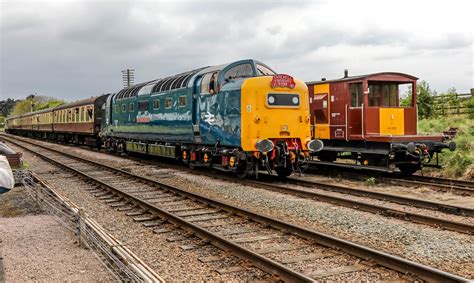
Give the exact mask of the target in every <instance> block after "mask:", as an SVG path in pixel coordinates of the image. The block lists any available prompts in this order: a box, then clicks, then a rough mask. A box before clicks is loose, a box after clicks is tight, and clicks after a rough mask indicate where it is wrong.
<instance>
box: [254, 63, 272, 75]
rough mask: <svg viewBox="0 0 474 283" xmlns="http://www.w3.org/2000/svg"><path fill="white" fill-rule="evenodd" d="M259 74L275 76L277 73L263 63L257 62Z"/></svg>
mask: <svg viewBox="0 0 474 283" xmlns="http://www.w3.org/2000/svg"><path fill="white" fill-rule="evenodd" d="M257 75H258V76H273V75H275V72H273V71H272V70H270V69H269V68H267V67H265V66H263V65H260V64H257Z"/></svg>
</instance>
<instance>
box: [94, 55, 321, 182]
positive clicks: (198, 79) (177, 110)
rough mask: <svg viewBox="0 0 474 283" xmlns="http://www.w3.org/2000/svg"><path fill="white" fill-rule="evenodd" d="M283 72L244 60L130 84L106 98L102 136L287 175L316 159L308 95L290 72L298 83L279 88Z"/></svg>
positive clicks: (161, 152) (131, 146) (156, 151)
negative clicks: (277, 80)
mask: <svg viewBox="0 0 474 283" xmlns="http://www.w3.org/2000/svg"><path fill="white" fill-rule="evenodd" d="M259 72H261V73H259ZM275 76H277V75H276V74H275V73H274V72H273V71H271V69H270V68H269V67H267V66H265V65H263V63H261V62H258V61H255V60H241V61H237V62H234V63H231V64H226V65H221V66H214V67H206V68H201V69H198V70H194V71H190V72H187V73H183V74H180V75H176V76H172V77H167V78H164V79H160V80H155V81H152V82H147V83H143V84H139V85H137V86H134V87H130V88H127V89H123V90H121V91H120V92H118V93H117V94H115V95H113V97H110V98H109V99H108V101H107V103H106V110H105V116H106V122H105V124H103V129H102V132H101V136H102V140H103V141H104V143H105V147H108V148H111V149H114V150H119V151H130V152H139V153H144V154H151V155H158V156H166V157H172V158H177V159H180V160H182V161H183V162H184V163H187V164H189V165H190V166H191V167H194V166H208V167H211V166H212V167H214V168H216V169H220V170H224V171H233V172H237V173H238V174H239V175H240V176H244V175H247V174H248V173H250V172H258V170H259V168H263V169H265V170H268V171H272V170H274V169H275V170H276V171H277V173H278V174H279V175H283V176H287V175H289V174H291V173H292V172H293V170H294V168H296V167H298V164H299V163H298V162H299V161H304V160H305V158H306V157H307V156H308V154H307V153H308V150H309V148H308V144H309V142H310V141H311V134H310V126H309V105H308V95H307V87H306V85H305V84H304V83H303V82H302V81H299V80H296V81H293V78H292V77H290V76H286V77H285V76H282V77H281V78H280V79H288V78H291V81H293V85H291V87H285V86H284V85H277V86H274V87H272V82H273V80H274V77H275ZM270 97H271V99H273V100H275V99H276V100H275V101H276V103H274V104H272V103H273V102H271V103H270V102H269V99H270ZM263 145H265V146H266V147H264V146H263ZM312 145H313V146H312V147H311V148H312V149H315V148H316V147H317V145H316V143H313V144H312ZM318 145H319V144H318ZM320 147H321V146H319V148H320ZM305 154H306V155H305Z"/></svg>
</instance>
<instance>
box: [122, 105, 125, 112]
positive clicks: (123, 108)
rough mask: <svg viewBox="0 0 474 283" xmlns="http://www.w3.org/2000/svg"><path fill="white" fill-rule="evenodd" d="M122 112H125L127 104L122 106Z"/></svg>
mask: <svg viewBox="0 0 474 283" xmlns="http://www.w3.org/2000/svg"><path fill="white" fill-rule="evenodd" d="M122 112H125V103H124V104H122Z"/></svg>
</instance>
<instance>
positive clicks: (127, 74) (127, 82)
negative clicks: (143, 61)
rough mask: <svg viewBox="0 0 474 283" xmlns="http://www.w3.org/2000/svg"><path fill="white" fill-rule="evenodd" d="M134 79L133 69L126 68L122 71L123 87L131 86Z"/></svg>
mask: <svg viewBox="0 0 474 283" xmlns="http://www.w3.org/2000/svg"><path fill="white" fill-rule="evenodd" d="M134 80H135V69H126V70H123V71H122V81H123V87H131V86H132V85H133V84H134Z"/></svg>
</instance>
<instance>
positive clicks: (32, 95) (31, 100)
mask: <svg viewBox="0 0 474 283" xmlns="http://www.w3.org/2000/svg"><path fill="white" fill-rule="evenodd" d="M35 96H36V93H35V94H30V95H28V97H26V99H27V100H30V105H31V110H30V112H33V106H34V105H35V104H34V103H33V98H35Z"/></svg>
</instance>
